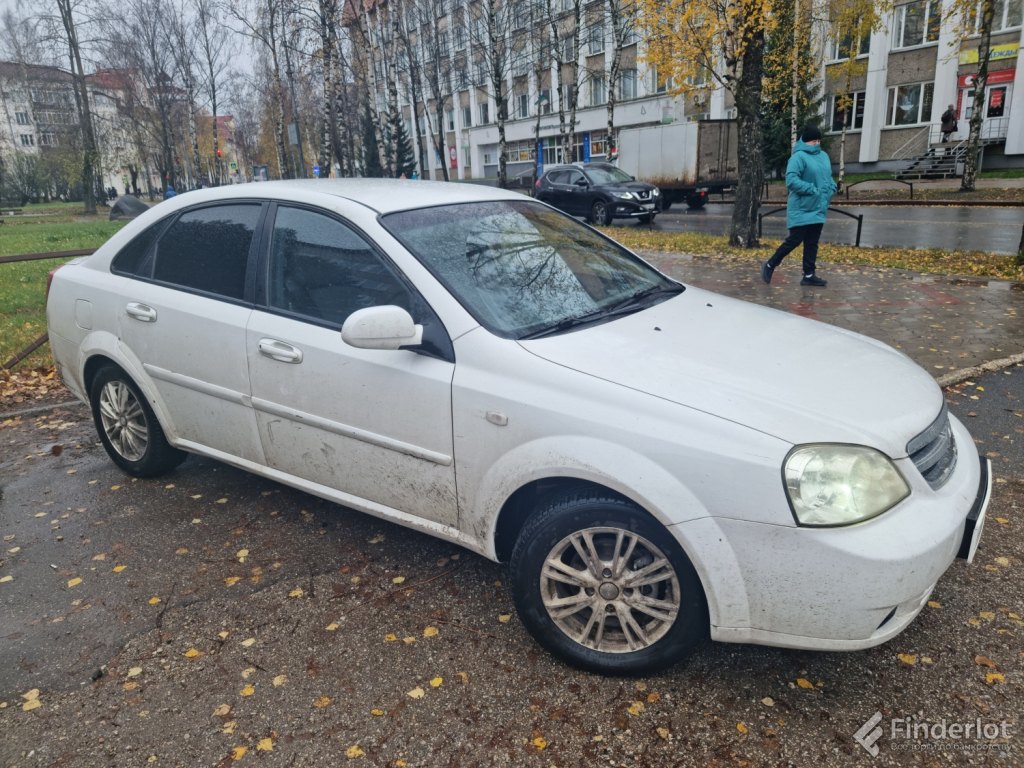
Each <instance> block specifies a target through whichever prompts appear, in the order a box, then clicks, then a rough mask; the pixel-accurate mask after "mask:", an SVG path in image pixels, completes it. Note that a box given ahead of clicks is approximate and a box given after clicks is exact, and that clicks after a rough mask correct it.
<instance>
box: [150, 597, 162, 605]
mask: <svg viewBox="0 0 1024 768" xmlns="http://www.w3.org/2000/svg"><path fill="white" fill-rule="evenodd" d="M159 602H160V598H159V597H151V598H149V604H150V605H157V604H158V603H159Z"/></svg>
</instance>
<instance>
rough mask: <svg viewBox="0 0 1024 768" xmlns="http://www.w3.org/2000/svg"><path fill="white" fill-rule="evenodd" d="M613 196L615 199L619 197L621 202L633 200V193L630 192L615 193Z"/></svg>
mask: <svg viewBox="0 0 1024 768" xmlns="http://www.w3.org/2000/svg"><path fill="white" fill-rule="evenodd" d="M615 196H616V197H621V198H622V199H623V200H632V199H633V193H632V192H616V193H615Z"/></svg>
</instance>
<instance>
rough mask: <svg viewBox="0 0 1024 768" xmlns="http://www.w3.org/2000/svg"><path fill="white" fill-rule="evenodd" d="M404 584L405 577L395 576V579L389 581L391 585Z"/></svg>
mask: <svg viewBox="0 0 1024 768" xmlns="http://www.w3.org/2000/svg"><path fill="white" fill-rule="evenodd" d="M404 582H405V576H395V578H393V579H392V580H391V583H392V584H402V583H404Z"/></svg>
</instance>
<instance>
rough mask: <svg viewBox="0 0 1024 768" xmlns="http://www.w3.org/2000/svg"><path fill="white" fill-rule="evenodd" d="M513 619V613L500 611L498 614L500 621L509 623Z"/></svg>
mask: <svg viewBox="0 0 1024 768" xmlns="http://www.w3.org/2000/svg"><path fill="white" fill-rule="evenodd" d="M511 619H512V614H511V613H499V614H498V621H500V622H501V623H502V624H508V623H509V621H510V620H511Z"/></svg>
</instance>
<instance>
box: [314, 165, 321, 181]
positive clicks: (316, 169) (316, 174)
mask: <svg viewBox="0 0 1024 768" xmlns="http://www.w3.org/2000/svg"><path fill="white" fill-rule="evenodd" d="M313 178H315V179H319V178H320V166H319V164H317V163H314V164H313Z"/></svg>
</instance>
